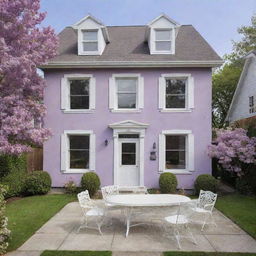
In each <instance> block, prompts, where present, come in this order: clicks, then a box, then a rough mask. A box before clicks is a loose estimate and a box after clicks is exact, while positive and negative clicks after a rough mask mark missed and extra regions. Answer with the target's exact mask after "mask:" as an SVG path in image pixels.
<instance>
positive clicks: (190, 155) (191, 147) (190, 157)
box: [188, 134, 195, 172]
mask: <svg viewBox="0 0 256 256" xmlns="http://www.w3.org/2000/svg"><path fill="white" fill-rule="evenodd" d="M194 144H195V143H194V134H188V170H189V171H191V172H193V171H195V163H194V160H195V159H194V158H195V145H194Z"/></svg>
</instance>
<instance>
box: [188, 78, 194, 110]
mask: <svg viewBox="0 0 256 256" xmlns="http://www.w3.org/2000/svg"><path fill="white" fill-rule="evenodd" d="M188 108H189V109H192V108H194V77H189V78H188Z"/></svg>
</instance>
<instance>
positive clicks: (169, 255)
mask: <svg viewBox="0 0 256 256" xmlns="http://www.w3.org/2000/svg"><path fill="white" fill-rule="evenodd" d="M52 255H53V254H52ZM70 255H72V254H70ZM255 255H256V253H238V252H164V256H255Z"/></svg>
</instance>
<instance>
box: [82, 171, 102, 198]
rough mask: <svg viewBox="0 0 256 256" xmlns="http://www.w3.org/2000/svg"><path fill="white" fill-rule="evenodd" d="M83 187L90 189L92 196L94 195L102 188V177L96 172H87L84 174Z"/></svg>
mask: <svg viewBox="0 0 256 256" xmlns="http://www.w3.org/2000/svg"><path fill="white" fill-rule="evenodd" d="M81 187H82V189H83V190H88V192H89V194H90V196H91V197H92V196H94V195H95V193H96V192H97V191H98V190H99V188H100V178H99V176H98V175H97V174H96V173H95V172H87V173H85V174H84V175H83V176H82V179H81Z"/></svg>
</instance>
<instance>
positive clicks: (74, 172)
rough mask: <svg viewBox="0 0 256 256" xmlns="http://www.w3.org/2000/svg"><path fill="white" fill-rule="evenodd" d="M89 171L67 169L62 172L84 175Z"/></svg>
mask: <svg viewBox="0 0 256 256" xmlns="http://www.w3.org/2000/svg"><path fill="white" fill-rule="evenodd" d="M89 171H90V170H89V169H68V170H66V171H63V172H62V173H63V174H79V173H86V172H89Z"/></svg>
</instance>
